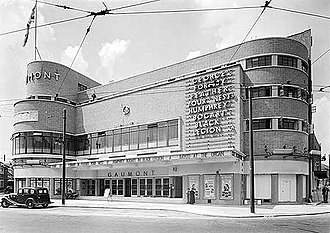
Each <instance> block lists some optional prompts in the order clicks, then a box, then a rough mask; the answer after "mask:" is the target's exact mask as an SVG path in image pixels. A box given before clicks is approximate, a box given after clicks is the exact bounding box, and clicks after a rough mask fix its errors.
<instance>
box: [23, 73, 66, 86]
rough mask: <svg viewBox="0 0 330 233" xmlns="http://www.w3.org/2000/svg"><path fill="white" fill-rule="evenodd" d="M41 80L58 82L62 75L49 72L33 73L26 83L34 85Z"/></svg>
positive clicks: (28, 76) (27, 77)
mask: <svg viewBox="0 0 330 233" xmlns="http://www.w3.org/2000/svg"><path fill="white" fill-rule="evenodd" d="M40 79H47V80H51V79H54V80H56V81H58V80H59V79H60V74H59V73H57V72H49V71H43V72H38V71H37V72H33V73H30V74H28V75H27V76H26V83H25V84H28V83H31V82H32V83H34V82H35V81H37V80H40Z"/></svg>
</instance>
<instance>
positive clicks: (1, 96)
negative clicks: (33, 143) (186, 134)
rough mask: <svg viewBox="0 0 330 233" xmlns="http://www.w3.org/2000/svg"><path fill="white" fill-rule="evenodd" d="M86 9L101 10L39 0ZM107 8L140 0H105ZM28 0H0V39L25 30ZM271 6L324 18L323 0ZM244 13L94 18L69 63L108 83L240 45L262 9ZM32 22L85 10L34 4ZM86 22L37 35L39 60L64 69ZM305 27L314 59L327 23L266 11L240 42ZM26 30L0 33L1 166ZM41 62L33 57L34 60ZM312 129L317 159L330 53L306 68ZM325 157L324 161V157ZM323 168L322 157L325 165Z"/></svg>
mask: <svg viewBox="0 0 330 233" xmlns="http://www.w3.org/2000/svg"><path fill="white" fill-rule="evenodd" d="M45 1H47V2H51V3H56V4H61V5H66V6H71V7H75V8H79V9H84V10H88V11H100V10H103V9H104V5H103V4H102V1H101V0H100V1H96V0H56V1H55V0H45ZM103 2H104V3H105V4H106V6H107V7H108V9H113V8H117V7H120V6H125V5H131V4H135V3H139V2H142V1H141V0H111V1H110V0H103ZM264 2H265V1H264V0H160V1H158V2H154V3H149V4H146V5H142V6H137V7H132V8H127V9H122V10H117V11H116V12H117V13H118V12H132V11H152V10H178V9H201V8H220V7H240V6H262V5H264ZM34 4H35V3H34V2H33V1H31V0H0V34H1V33H5V32H9V31H12V30H16V29H24V28H25V27H26V24H27V22H28V19H29V17H30V15H31V11H32V8H33V6H34ZM270 5H271V6H274V7H281V8H286V9H292V10H298V11H303V12H309V13H314V14H318V15H325V16H328V17H329V16H330V1H329V0H317V1H315V0H290V1H287V0H273V1H272V2H271V4H270ZM261 10H262V9H261V8H258V9H244V10H235V11H234V10H231V11H218V12H203V13H200V12H199V13H180V14H178V13H176V14H157V15H156V14H144V15H141V14H140V15H106V16H98V17H96V19H95V21H94V22H93V24H92V26H91V31H90V32H89V33H88V35H87V37H86V40H85V42H84V44H83V46H82V48H81V50H80V52H79V54H78V56H77V58H76V60H75V62H74V64H73V67H72V68H73V69H74V70H76V71H78V72H80V73H82V74H84V75H87V76H88V77H90V78H92V79H94V80H96V81H98V82H100V83H102V84H106V83H108V82H111V81H117V80H121V79H124V78H128V77H130V76H133V75H136V74H141V73H144V72H148V71H151V70H153V69H156V68H160V67H163V66H167V65H171V64H174V63H177V62H180V61H183V60H186V59H190V58H193V57H196V56H200V55H203V54H207V53H210V52H213V51H216V50H218V49H222V48H226V47H228V46H231V45H235V44H238V43H240V42H242V40H243V38H244V37H245V35H246V34H247V32H248V31H249V29H250V28H251V26H252V24H253V22H254V21H255V19H256V18H257V17H258V15H259V14H260V12H261ZM37 15H38V25H40V24H45V23H51V22H54V21H59V20H63V19H68V18H73V17H78V16H83V15H85V13H83V12H78V11H72V10H66V9H62V8H57V7H54V6H50V5H46V4H42V3H38V9H37ZM91 19H92V18H91V17H88V18H85V19H81V20H77V21H71V22H67V23H62V24H57V25H51V26H46V27H42V28H39V29H38V30H37V47H38V51H39V53H40V56H41V58H42V60H48V61H54V62H58V63H62V64H64V65H67V66H70V64H71V62H72V60H73V58H74V56H75V54H76V51H77V49H78V47H79V45H80V43H81V41H82V38H83V36H84V35H85V33H86V29H87V28H88V26H89V25H90V22H91ZM307 29H311V30H312V36H313V46H312V62H313V61H315V60H316V59H317V58H318V57H319V56H320V55H322V54H323V53H324V52H326V51H327V50H328V49H330V30H329V29H330V20H329V19H324V18H319V17H312V16H307V15H301V14H294V13H289V12H284V11H278V10H275V9H270V8H267V9H266V10H265V12H264V14H263V15H262V16H261V18H260V20H259V21H258V22H257V24H256V25H255V27H254V28H253V30H252V31H251V33H250V34H249V36H248V37H247V39H246V41H248V40H253V39H258V38H264V37H272V36H280V37H286V36H288V35H292V34H296V33H298V32H301V31H304V30H307ZM25 33H26V32H25V31H22V32H17V33H12V34H8V35H4V36H0V161H3V155H6V158H7V159H10V158H11V141H10V137H11V135H12V132H13V112H14V111H13V104H14V103H15V102H16V101H17V100H19V99H24V98H26V96H25V91H26V89H25V82H24V80H25V76H26V66H27V64H28V63H29V62H31V61H33V60H34V50H33V47H34V30H30V34H29V39H28V42H27V44H26V46H25V47H23V46H22V45H23V41H24V36H25ZM37 59H39V57H37ZM312 79H313V85H314V86H313V90H315V92H314V103H313V105H314V106H316V112H315V113H314V114H313V123H314V130H315V133H316V136H317V139H318V141H319V142H320V143H321V146H322V151H321V153H322V155H324V154H326V155H329V154H330V88H328V89H325V90H326V91H325V92H319V91H318V90H319V88H320V87H322V86H327V85H330V52H328V53H326V54H325V55H324V56H323V57H321V58H320V59H319V60H317V61H316V62H315V63H314V64H313V66H312ZM327 159H328V156H327ZM325 162H326V163H327V164H329V163H328V160H327V161H325Z"/></svg>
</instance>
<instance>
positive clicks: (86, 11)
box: [31, 0, 92, 14]
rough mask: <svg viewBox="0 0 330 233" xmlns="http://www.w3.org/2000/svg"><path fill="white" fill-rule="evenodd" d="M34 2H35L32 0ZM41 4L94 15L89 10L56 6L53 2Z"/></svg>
mask: <svg viewBox="0 0 330 233" xmlns="http://www.w3.org/2000/svg"><path fill="white" fill-rule="evenodd" d="M31 1H33V0H31ZM38 2H40V3H43V4H46V5H50V6H55V7H60V8H63V9H65V10H74V11H80V12H85V13H89V14H90V13H92V11H88V10H83V9H79V8H75V7H70V6H66V5H59V4H54V3H51V2H44V1H39V0H38Z"/></svg>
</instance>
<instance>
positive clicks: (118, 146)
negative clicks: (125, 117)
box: [113, 129, 121, 152]
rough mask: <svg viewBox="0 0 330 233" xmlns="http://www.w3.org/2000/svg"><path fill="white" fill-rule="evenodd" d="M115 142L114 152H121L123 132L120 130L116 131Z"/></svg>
mask: <svg viewBox="0 0 330 233" xmlns="http://www.w3.org/2000/svg"><path fill="white" fill-rule="evenodd" d="M113 142H114V146H113V149H114V151H115V152H116V151H121V130H120V129H116V130H114V135H113Z"/></svg>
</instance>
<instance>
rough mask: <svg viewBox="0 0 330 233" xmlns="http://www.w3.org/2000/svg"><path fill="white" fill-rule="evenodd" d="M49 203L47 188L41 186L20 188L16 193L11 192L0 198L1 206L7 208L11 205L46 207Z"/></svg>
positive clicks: (30, 207)
mask: <svg viewBox="0 0 330 233" xmlns="http://www.w3.org/2000/svg"><path fill="white" fill-rule="evenodd" d="M50 203H52V202H51V201H50V197H49V193H48V189H47V188H41V187H38V188H31V187H25V188H20V189H18V192H17V193H11V194H8V195H5V196H4V197H2V198H1V206H2V207H3V208H8V207H9V206H11V205H14V206H26V207H27V208H29V209H32V208H33V207H35V206H42V207H44V208H46V207H48V205H49V204H50Z"/></svg>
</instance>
